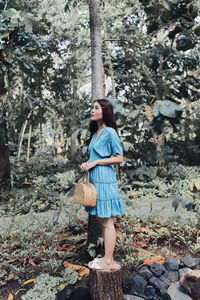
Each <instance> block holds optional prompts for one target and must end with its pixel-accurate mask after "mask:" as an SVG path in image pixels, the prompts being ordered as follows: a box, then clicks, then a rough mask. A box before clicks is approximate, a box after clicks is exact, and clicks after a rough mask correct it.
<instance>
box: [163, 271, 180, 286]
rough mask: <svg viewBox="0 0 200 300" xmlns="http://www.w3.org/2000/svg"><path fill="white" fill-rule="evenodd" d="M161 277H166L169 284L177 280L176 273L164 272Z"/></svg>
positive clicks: (177, 275)
mask: <svg viewBox="0 0 200 300" xmlns="http://www.w3.org/2000/svg"><path fill="white" fill-rule="evenodd" d="M163 276H164V277H166V278H167V279H168V280H169V281H170V282H171V283H172V282H173V283H174V282H176V281H178V279H179V273H178V271H166V272H165V273H164V274H163Z"/></svg>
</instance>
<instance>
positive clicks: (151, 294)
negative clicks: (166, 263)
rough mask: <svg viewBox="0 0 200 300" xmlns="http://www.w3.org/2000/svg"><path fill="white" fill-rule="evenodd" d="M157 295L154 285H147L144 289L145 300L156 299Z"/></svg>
mask: <svg viewBox="0 0 200 300" xmlns="http://www.w3.org/2000/svg"><path fill="white" fill-rule="evenodd" d="M155 297H156V289H155V288H154V287H152V286H147V287H146V288H145V290H144V298H145V300H154V299H155Z"/></svg>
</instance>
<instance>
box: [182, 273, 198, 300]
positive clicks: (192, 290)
mask: <svg viewBox="0 0 200 300" xmlns="http://www.w3.org/2000/svg"><path fill="white" fill-rule="evenodd" d="M179 284H180V286H181V287H182V288H183V289H184V290H185V291H186V292H187V293H188V294H189V295H190V297H191V298H192V299H194V300H200V270H190V271H188V272H187V273H186V274H185V275H183V276H182V277H181V278H180V282H179Z"/></svg>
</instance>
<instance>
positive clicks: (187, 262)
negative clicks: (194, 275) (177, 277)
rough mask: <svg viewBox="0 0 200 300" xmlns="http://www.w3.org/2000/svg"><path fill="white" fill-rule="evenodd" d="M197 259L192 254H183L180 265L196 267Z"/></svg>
mask: <svg viewBox="0 0 200 300" xmlns="http://www.w3.org/2000/svg"><path fill="white" fill-rule="evenodd" d="M196 264H197V263H196V260H195V258H193V257H192V256H190V255H187V256H182V257H181V261H180V266H183V267H188V268H194V267H196Z"/></svg>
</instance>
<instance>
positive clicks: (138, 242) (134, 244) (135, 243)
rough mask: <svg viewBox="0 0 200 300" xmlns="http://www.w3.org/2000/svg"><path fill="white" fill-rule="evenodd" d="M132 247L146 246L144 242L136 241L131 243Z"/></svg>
mask: <svg viewBox="0 0 200 300" xmlns="http://www.w3.org/2000/svg"><path fill="white" fill-rule="evenodd" d="M132 245H133V247H141V248H143V247H146V246H147V243H146V242H145V241H136V242H133V244H132Z"/></svg>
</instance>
